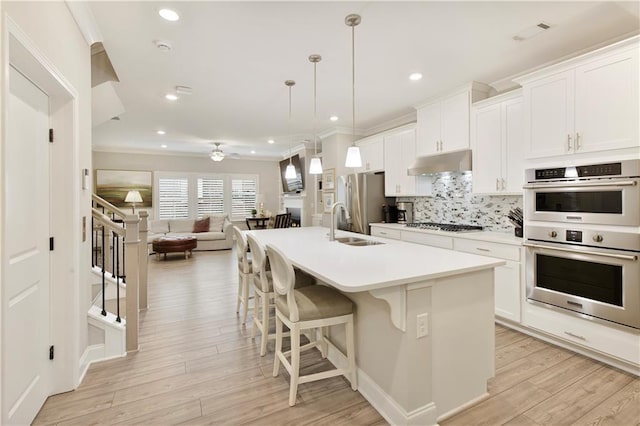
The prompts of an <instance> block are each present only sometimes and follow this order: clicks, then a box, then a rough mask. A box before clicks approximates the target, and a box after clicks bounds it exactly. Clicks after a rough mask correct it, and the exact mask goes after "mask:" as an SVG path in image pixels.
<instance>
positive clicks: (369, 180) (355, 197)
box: [336, 173, 387, 234]
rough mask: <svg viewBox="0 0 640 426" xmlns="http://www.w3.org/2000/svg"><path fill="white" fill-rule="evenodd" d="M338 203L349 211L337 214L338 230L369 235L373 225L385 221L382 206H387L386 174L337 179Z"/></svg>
mask: <svg viewBox="0 0 640 426" xmlns="http://www.w3.org/2000/svg"><path fill="white" fill-rule="evenodd" d="M336 201H338V202H342V203H344V205H345V206H346V207H347V210H348V211H349V215H348V216H347V215H346V214H345V213H344V211H342V209H340V212H336V220H337V223H338V229H342V230H345V231H352V232H358V233H360V234H369V233H370V232H371V231H370V228H369V225H370V224H371V223H379V222H382V220H383V213H382V206H383V205H384V204H387V199H386V198H385V196H384V173H380V174H375V175H373V174H366V173H358V174H350V175H345V176H339V177H338V179H336Z"/></svg>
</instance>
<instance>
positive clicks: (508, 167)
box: [471, 90, 524, 194]
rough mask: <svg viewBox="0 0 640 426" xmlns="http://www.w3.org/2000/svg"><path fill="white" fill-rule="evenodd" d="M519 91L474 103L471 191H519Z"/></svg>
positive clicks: (511, 192)
mask: <svg viewBox="0 0 640 426" xmlns="http://www.w3.org/2000/svg"><path fill="white" fill-rule="evenodd" d="M522 106H523V100H522V96H521V91H520V90H517V91H514V92H510V93H507V94H505V95H500V96H496V97H495V98H491V99H486V100H484V101H480V102H478V103H476V104H474V106H473V108H472V119H471V148H472V150H471V152H472V155H473V193H474V194H505V193H510V194H521V193H522V184H523V182H524V174H523V168H524V166H523V152H522V144H523V136H524V133H523V132H524V130H523V126H522V118H523V115H522Z"/></svg>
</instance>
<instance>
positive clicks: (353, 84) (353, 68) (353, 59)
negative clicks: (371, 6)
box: [351, 25, 356, 146]
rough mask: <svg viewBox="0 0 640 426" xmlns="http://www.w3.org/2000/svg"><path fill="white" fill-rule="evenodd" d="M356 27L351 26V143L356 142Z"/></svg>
mask: <svg viewBox="0 0 640 426" xmlns="http://www.w3.org/2000/svg"><path fill="white" fill-rule="evenodd" d="M355 39H356V27H355V25H353V26H352V27H351V100H352V102H351V118H352V123H353V127H352V131H351V144H352V145H354V146H355V144H356V42H355Z"/></svg>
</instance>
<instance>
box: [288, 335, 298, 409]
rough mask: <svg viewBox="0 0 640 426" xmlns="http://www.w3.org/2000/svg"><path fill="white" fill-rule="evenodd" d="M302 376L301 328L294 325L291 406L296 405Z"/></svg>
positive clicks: (290, 389)
mask: <svg viewBox="0 0 640 426" xmlns="http://www.w3.org/2000/svg"><path fill="white" fill-rule="evenodd" d="M299 376H300V327H299V326H298V324H297V323H296V324H294V325H293V328H292V329H291V382H290V383H289V406H290V407H293V406H294V405H296V395H297V394H298V377H299Z"/></svg>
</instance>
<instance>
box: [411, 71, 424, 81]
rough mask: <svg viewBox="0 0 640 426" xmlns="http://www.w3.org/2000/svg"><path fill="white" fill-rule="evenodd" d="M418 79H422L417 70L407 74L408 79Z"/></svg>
mask: <svg viewBox="0 0 640 426" xmlns="http://www.w3.org/2000/svg"><path fill="white" fill-rule="evenodd" d="M420 79H422V74H420V73H419V72H414V73H413V74H411V75H410V76H409V80H413V81H418V80H420Z"/></svg>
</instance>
